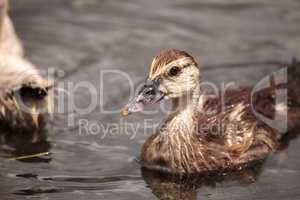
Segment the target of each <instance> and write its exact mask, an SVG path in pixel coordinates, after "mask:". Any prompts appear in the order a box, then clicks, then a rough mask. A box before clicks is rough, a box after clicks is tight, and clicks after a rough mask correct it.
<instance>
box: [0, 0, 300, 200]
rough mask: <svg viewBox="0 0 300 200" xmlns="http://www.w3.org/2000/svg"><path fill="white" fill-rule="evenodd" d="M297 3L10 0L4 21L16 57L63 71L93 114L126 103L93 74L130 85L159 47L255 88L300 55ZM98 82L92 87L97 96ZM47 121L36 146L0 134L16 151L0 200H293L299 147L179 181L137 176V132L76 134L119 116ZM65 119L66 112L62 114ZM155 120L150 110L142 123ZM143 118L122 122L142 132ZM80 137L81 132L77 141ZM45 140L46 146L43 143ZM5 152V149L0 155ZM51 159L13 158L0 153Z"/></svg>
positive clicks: (114, 85)
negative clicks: (13, 33) (237, 168)
mask: <svg viewBox="0 0 300 200" xmlns="http://www.w3.org/2000/svg"><path fill="white" fill-rule="evenodd" d="M299 9H300V2H299V1H297V0H284V1H283V0H281V1H272V0H265V1H259V0H246V1H239V0H235V1H234V0H232V1H230V0H227V1H224V0H214V1H204V0H201V1H179V0H175V1H174V0H172V1H171V0H169V1H159V0H153V1H137V0H131V1H123V0H116V1H107V0H103V1H96V0H85V1H83V0H51V1H44V0H26V1H23V0H12V6H11V11H12V13H11V15H12V18H13V21H14V23H15V25H16V28H17V32H18V34H19V35H20V37H21V38H22V40H23V42H24V45H25V48H26V51H27V57H28V58H29V59H30V60H32V61H33V62H34V63H35V64H36V65H37V66H39V67H40V68H41V69H46V68H48V67H54V68H56V69H57V70H59V69H61V70H63V71H64V72H65V74H64V76H58V80H59V81H60V83H61V82H63V83H67V82H73V83H78V82H79V81H86V80H88V81H90V82H91V83H92V84H93V85H95V87H96V89H97V92H96V93H94V94H93V95H92V96H93V98H98V100H99V101H100V98H99V96H100V95H101V96H102V97H103V99H102V105H103V107H104V109H107V110H112V109H115V108H121V107H122V106H123V105H125V104H126V103H127V101H128V93H129V91H128V88H129V85H128V83H127V82H126V79H125V78H124V77H121V76H118V75H116V74H109V75H106V76H105V78H104V81H105V83H106V84H104V85H103V84H101V82H100V80H99V76H100V72H99V71H100V70H101V71H103V70H105V69H106V70H107V69H110V70H111V69H113V70H122V71H125V72H127V73H128V74H129V76H130V77H131V78H132V79H133V81H134V83H138V82H140V81H142V80H143V79H144V76H145V75H146V72H147V69H148V66H149V64H150V62H151V59H152V57H153V56H154V55H155V54H157V53H158V52H159V51H160V50H162V49H165V48H169V47H173V48H178V49H185V50H187V51H188V52H190V53H191V54H192V55H194V56H195V57H196V58H197V60H198V61H199V62H200V63H202V65H203V76H204V79H205V80H209V81H213V82H216V83H221V82H229V81H237V82H238V83H239V84H241V85H249V84H254V83H256V82H257V81H258V80H260V79H261V78H262V77H264V76H265V75H266V74H268V73H270V72H271V71H272V70H274V65H276V64H278V63H285V62H288V61H290V59H291V58H292V57H298V58H300V39H299V34H300V26H299V23H300V12H299ZM102 85H103V90H102V91H101V90H100V88H101V86H102ZM90 98H91V96H90V94H89V93H88V92H87V90H86V89H83V88H79V89H78V90H77V91H76V93H75V94H74V98H73V99H72V100H74V102H75V103H76V105H79V106H82V107H84V106H86V105H87V102H88V101H89V100H90ZM99 110H100V104H98V106H97V107H96V108H95V109H94V110H93V112H91V113H89V114H78V113H75V114H74V119H75V122H76V123H75V125H74V126H72V127H68V126H67V116H68V114H60V115H55V116H54V119H53V120H52V122H50V124H49V126H48V128H47V130H46V131H44V132H43V134H44V136H45V139H44V140H42V141H41V142H39V143H36V144H30V143H29V142H28V140H26V139H24V140H22V139H18V140H16V139H14V138H11V137H7V138H6V139H7V140H8V141H7V143H8V144H10V146H14V147H15V148H16V151H15V152H14V153H13V154H12V155H11V154H9V153H7V152H10V150H9V149H8V150H7V152H6V153H5V152H4V153H1V155H2V154H3V155H2V156H1V158H0V159H1V161H0V163H1V164H0V168H1V172H0V176H1V180H0V185H1V186H0V198H1V199H5V200H6V199H73V198H76V199H78V200H80V199H91V200H92V199H124V200H125V199H214V200H216V199H222V200H225V199H231V200H235V199H272V200H277V199H278V200H279V199H299V198H300V183H299V178H300V161H299V160H300V159H299V158H300V157H299V148H298V146H299V145H300V140H299V139H297V138H293V140H290V141H289V144H288V145H287V147H286V148H284V149H283V150H282V151H280V152H278V153H276V154H274V155H272V156H270V157H269V158H268V159H267V161H266V162H264V163H262V164H261V165H258V166H257V167H256V168H255V169H250V170H242V171H241V172H237V173H235V174H229V175H227V176H224V177H222V178H220V177H219V176H213V177H209V178H207V177H197V178H192V179H188V180H186V179H179V180H177V179H176V178H174V177H165V176H163V175H160V174H153V173H151V172H147V171H141V169H140V166H139V164H138V163H137V162H136V161H135V158H136V157H137V156H138V155H139V151H140V147H141V144H142V143H143V141H144V140H145V138H147V137H148V136H149V135H150V134H151V133H152V132H153V131H152V130H148V129H147V131H146V133H143V132H141V133H138V134H136V135H132V134H130V133H132V132H130V131H129V134H107V135H105V136H104V131H102V132H100V133H99V134H95V135H91V134H89V135H86V134H85V133H84V132H80V128H79V127H78V124H77V122H78V120H80V119H86V120H88V121H90V122H97V123H98V124H104V125H109V124H112V123H118V124H120V123H122V121H120V120H121V118H120V116H119V114H117V113H116V114H105V113H103V112H99ZM65 112H66V113H69V114H70V113H72V112H71V110H70V109H66V110H65ZM152 118H153V119H154V121H153V123H156V122H159V121H160V120H161V118H162V115H161V114H157V115H154V116H152ZM143 119H144V118H143V115H141V114H137V115H135V116H132V117H129V118H128V119H126V120H128V121H130V122H134V123H135V124H136V125H140V126H141V127H142V126H143ZM80 133H81V134H80ZM46 138H47V139H46ZM7 148H9V147H7ZM46 151H49V152H51V154H50V155H47V156H42V157H41V158H33V159H27V160H23V161H15V160H9V159H8V158H7V157H12V156H19V155H30V154H35V153H40V152H46Z"/></svg>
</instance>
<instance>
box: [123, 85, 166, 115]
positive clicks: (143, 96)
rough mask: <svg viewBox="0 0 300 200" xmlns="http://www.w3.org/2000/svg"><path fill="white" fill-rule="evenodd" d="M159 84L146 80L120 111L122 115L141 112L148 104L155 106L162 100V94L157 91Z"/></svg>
mask: <svg viewBox="0 0 300 200" xmlns="http://www.w3.org/2000/svg"><path fill="white" fill-rule="evenodd" d="M158 86H159V82H158V81H152V80H147V82H146V83H145V84H144V86H143V87H142V88H141V89H140V90H139V92H138V93H137V95H136V96H135V97H134V99H133V100H132V101H131V102H130V103H129V104H128V105H127V106H126V107H125V108H124V109H123V110H122V115H124V116H126V115H129V114H131V113H136V112H141V111H143V110H144V107H145V106H147V105H149V104H155V103H158V102H159V101H161V100H162V99H163V98H164V93H163V92H162V91H160V90H159V89H158Z"/></svg>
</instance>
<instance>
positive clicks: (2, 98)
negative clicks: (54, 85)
mask: <svg viewBox="0 0 300 200" xmlns="http://www.w3.org/2000/svg"><path fill="white" fill-rule="evenodd" d="M48 88H49V86H48V81H47V80H46V79H44V78H42V76H41V75H40V74H39V73H38V70H37V69H36V67H35V66H34V65H33V64H31V63H30V62H29V61H27V60H26V59H25V58H24V56H23V47H22V44H21V42H20V40H19V38H18V36H17V35H16V33H15V30H14V26H13V24H12V22H11V20H10V18H9V16H8V1H7V0H0V125H1V126H0V127H1V128H2V129H6V130H7V128H9V129H14V130H17V129H18V130H20V131H22V129H27V130H35V129H37V128H39V127H40V123H41V121H43V120H42V115H40V114H37V111H38V110H43V111H44V112H43V113H46V109H47V108H48V96H47V94H48Z"/></svg>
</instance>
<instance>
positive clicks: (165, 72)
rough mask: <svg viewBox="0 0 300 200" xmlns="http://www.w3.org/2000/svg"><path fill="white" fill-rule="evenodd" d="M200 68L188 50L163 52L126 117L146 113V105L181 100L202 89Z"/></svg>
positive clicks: (157, 57) (152, 67)
mask: <svg viewBox="0 0 300 200" xmlns="http://www.w3.org/2000/svg"><path fill="white" fill-rule="evenodd" d="M199 82H200V69H199V67H198V65H197V63H196V62H195V60H194V58H193V57H192V56H190V55H189V54H188V53H186V52H185V51H180V50H176V49H169V50H165V51H162V52H161V53H160V54H158V55H157V56H156V57H155V58H154V59H153V61H152V64H151V66H150V71H149V75H148V77H147V80H146V82H145V84H144V85H143V87H142V88H141V89H140V90H139V92H138V93H137V95H136V96H135V97H134V99H133V100H132V102H130V103H129V105H128V106H126V107H125V108H124V109H123V112H122V113H123V115H128V114H130V113H134V112H139V111H142V110H143V108H144V106H146V105H148V104H155V103H158V102H160V101H162V100H167V99H180V98H182V97H186V96H189V94H192V93H193V92H194V90H196V89H197V90H198V89H199V88H198V86H199V84H200V83H199Z"/></svg>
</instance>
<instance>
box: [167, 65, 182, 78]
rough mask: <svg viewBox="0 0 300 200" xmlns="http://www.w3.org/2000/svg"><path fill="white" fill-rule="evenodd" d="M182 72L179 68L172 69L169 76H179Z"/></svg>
mask: <svg viewBox="0 0 300 200" xmlns="http://www.w3.org/2000/svg"><path fill="white" fill-rule="evenodd" d="M179 72H180V68H179V67H176V66H175V67H172V68H171V69H170V71H169V73H168V74H169V76H177V75H178V74H179Z"/></svg>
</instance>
